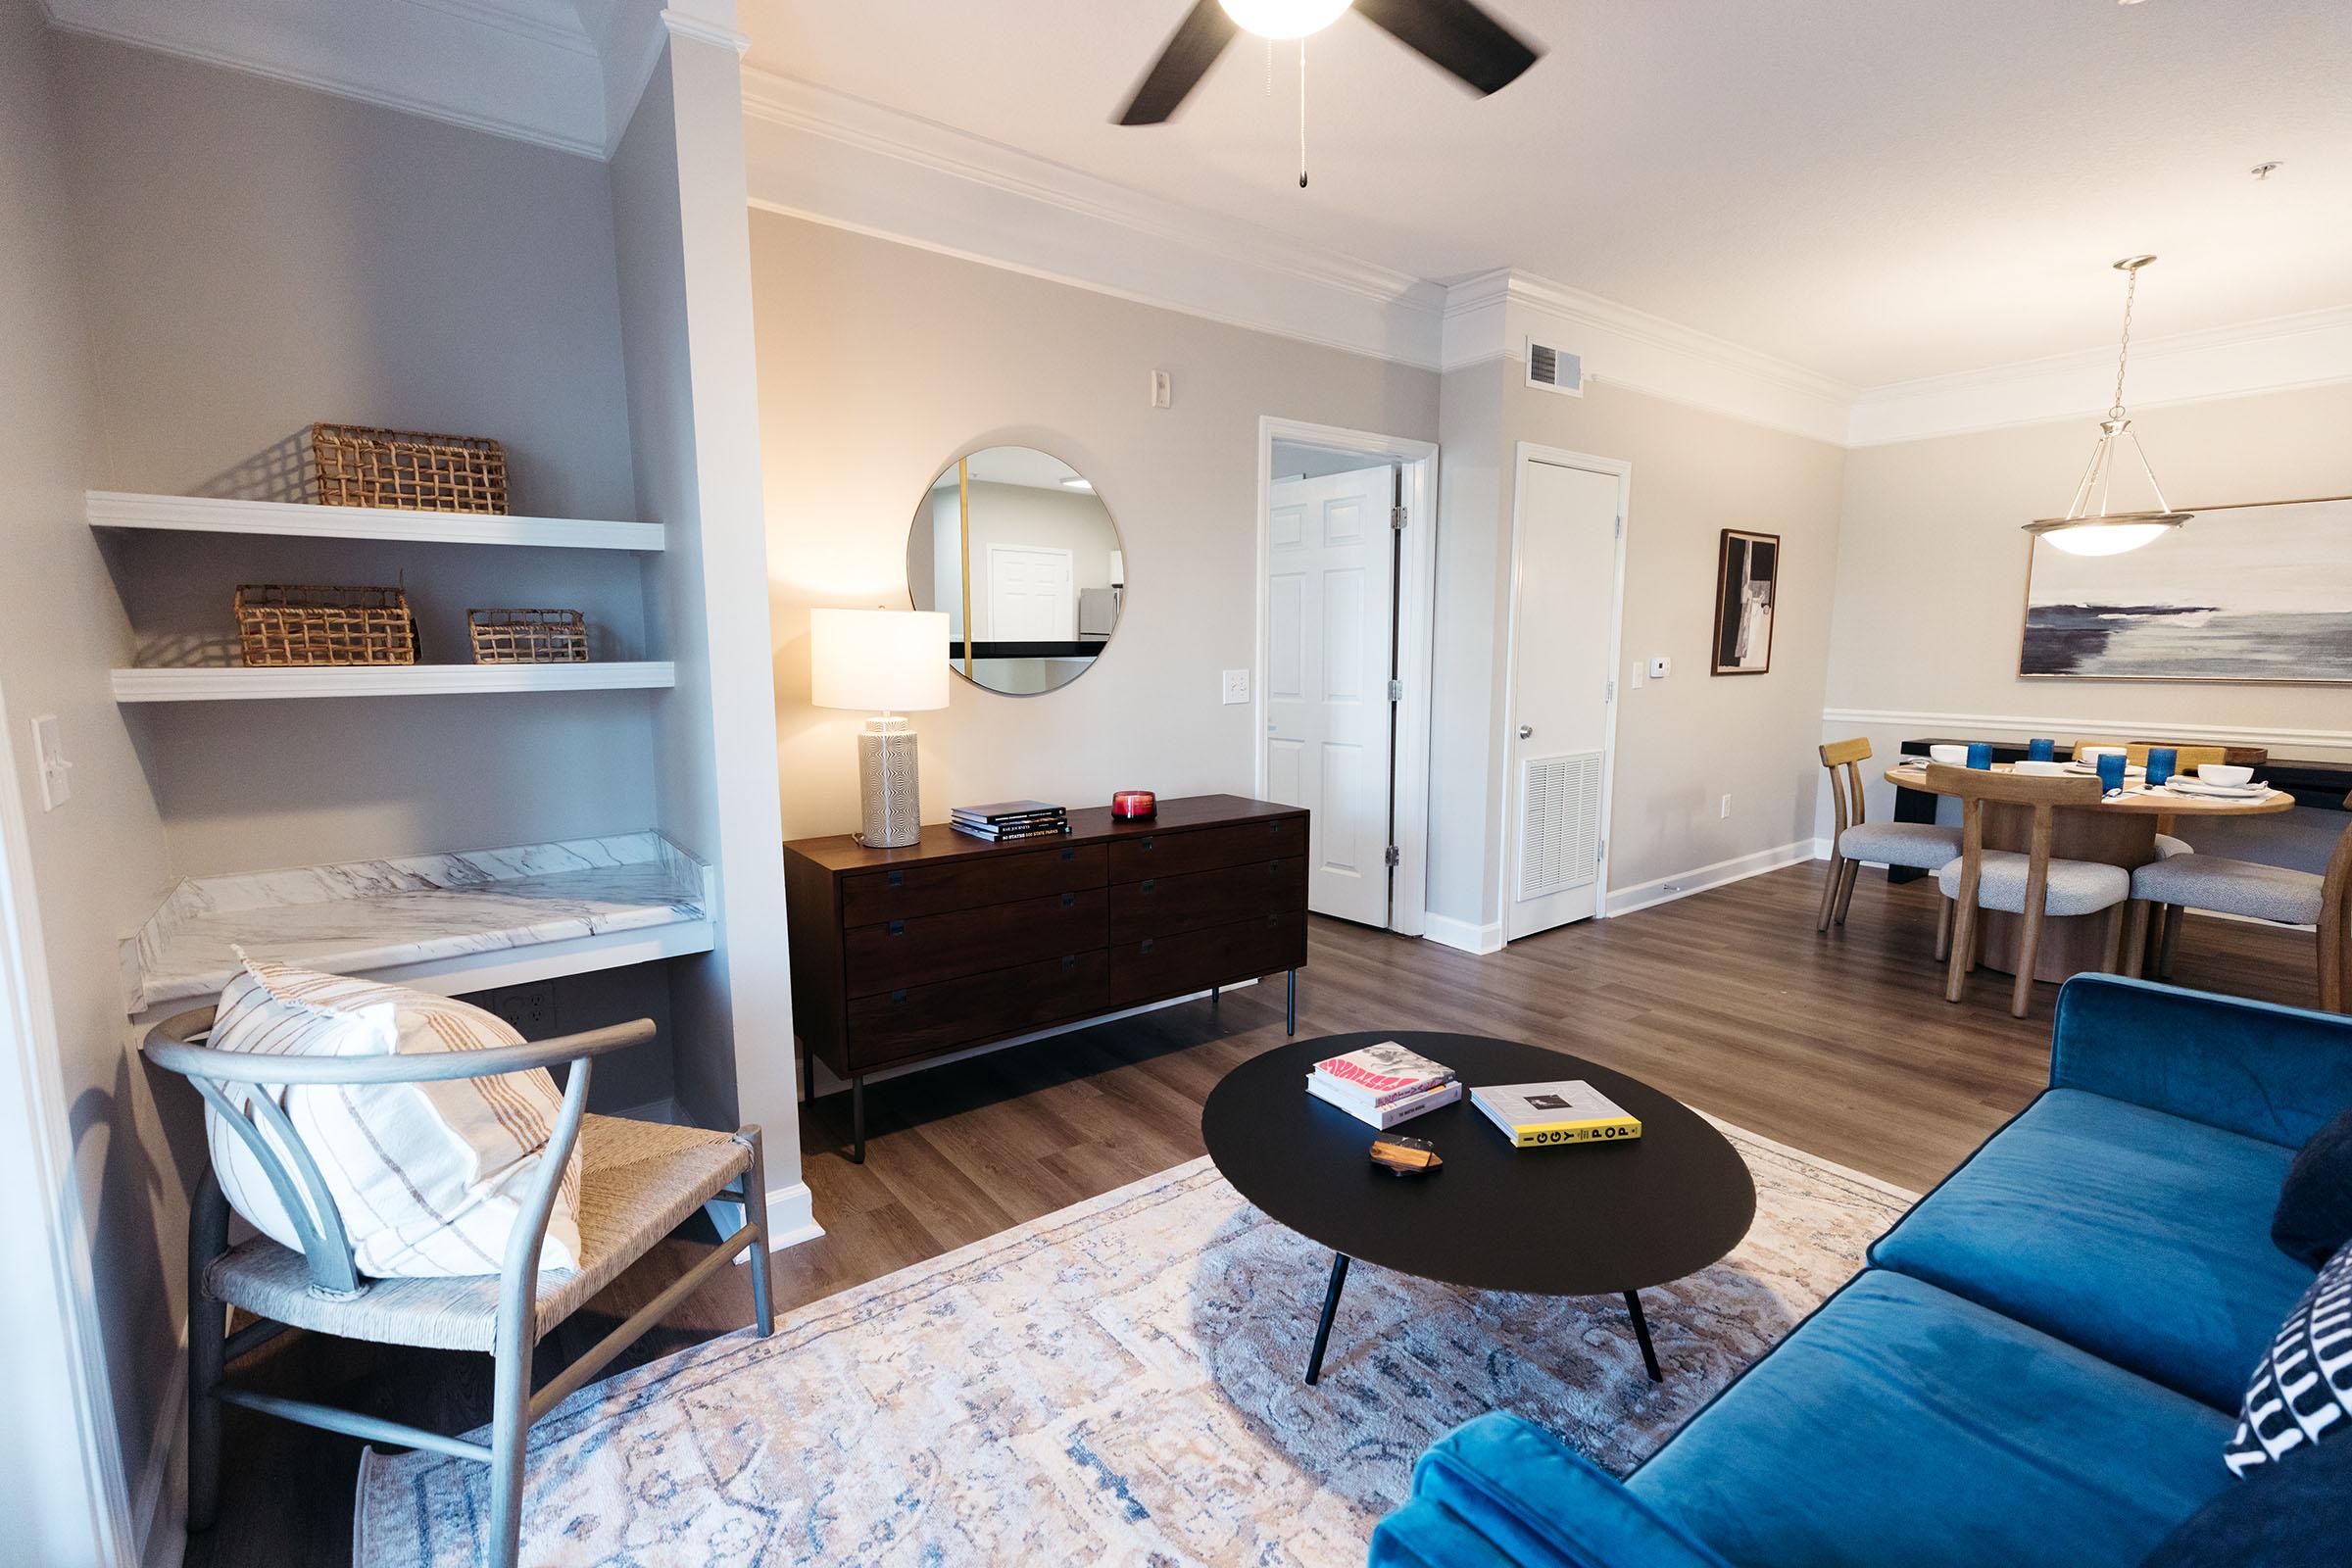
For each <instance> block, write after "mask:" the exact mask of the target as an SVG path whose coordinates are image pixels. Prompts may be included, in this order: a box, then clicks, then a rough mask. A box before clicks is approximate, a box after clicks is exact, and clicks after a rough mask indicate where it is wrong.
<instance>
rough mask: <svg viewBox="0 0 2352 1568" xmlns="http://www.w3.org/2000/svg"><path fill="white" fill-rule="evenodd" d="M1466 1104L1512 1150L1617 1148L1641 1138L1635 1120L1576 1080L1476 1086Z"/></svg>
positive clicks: (1639, 1128) (1638, 1123)
mask: <svg viewBox="0 0 2352 1568" xmlns="http://www.w3.org/2000/svg"><path fill="white" fill-rule="evenodd" d="M1470 1103H1472V1104H1473V1105H1476V1106H1477V1107H1478V1108H1479V1110H1480V1111H1481V1112H1483V1113H1484V1114H1485V1116H1486V1118H1487V1120H1489V1121H1491V1122H1493V1123H1494V1124H1495V1126H1497V1127H1499V1128H1501V1129H1502V1132H1503V1136H1504V1137H1506V1138H1508V1139H1509V1140H1510V1141H1511V1147H1512V1148H1514V1149H1547V1148H1551V1147H1552V1146H1554V1145H1559V1144H1621V1143H1625V1142H1627V1141H1628V1140H1630V1139H1635V1138H1639V1137H1641V1136H1642V1123H1641V1121H1640V1119H1639V1118H1637V1117H1633V1116H1629V1115H1627V1114H1626V1113H1625V1111H1624V1109H1623V1108H1622V1107H1621V1106H1620V1105H1618V1103H1616V1102H1615V1101H1613V1100H1611V1099H1610V1098H1609V1097H1608V1096H1606V1095H1604V1094H1602V1093H1601V1092H1600V1091H1599V1090H1597V1089H1595V1088H1593V1086H1592V1085H1591V1084H1589V1083H1587V1082H1585V1081H1584V1080H1583V1079H1582V1078H1572V1079H1567V1080H1565V1081H1562V1082H1559V1083H1544V1084H1498V1085H1495V1086H1493V1087H1481V1088H1477V1089H1473V1090H1471V1091H1470Z"/></svg>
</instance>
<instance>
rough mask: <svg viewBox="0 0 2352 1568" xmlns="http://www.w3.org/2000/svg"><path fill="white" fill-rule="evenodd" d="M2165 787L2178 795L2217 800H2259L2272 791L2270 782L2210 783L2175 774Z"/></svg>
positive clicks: (2166, 782)
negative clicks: (2205, 796)
mask: <svg viewBox="0 0 2352 1568" xmlns="http://www.w3.org/2000/svg"><path fill="white" fill-rule="evenodd" d="M2164 787H2165V788H2166V789H2169V790H2171V791H2172V792H2173V793H2174V794H2176V795H2207V796H2211V797H2212V798H2213V799H2215V800H2217V801H2258V800H2261V799H2263V798H2264V797H2265V796H2267V795H2269V794H2270V793H2271V787H2270V786H2269V785H2268V784H2261V783H2254V784H2208V783H2206V782H2205V781H2204V780H2203V779H2201V778H2181V777H2180V776H2178V775H2175V776H2174V777H2173V778H2170V779H2168V780H2166V781H2165V785H2164Z"/></svg>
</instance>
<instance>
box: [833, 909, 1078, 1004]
mask: <svg viewBox="0 0 2352 1568" xmlns="http://www.w3.org/2000/svg"><path fill="white" fill-rule="evenodd" d="M1109 907H1110V894H1109V891H1108V890H1107V889H1103V888H1085V889H1080V890H1077V891H1073V892H1069V893H1049V894H1047V895H1046V896H1045V897H1044V898H1042V899H1021V900H1018V901H1016V902H1014V903H1011V904H993V905H988V906H985V907H981V908H976V909H953V910H950V911H949V912H948V913H946V914H918V915H916V916H915V917H914V918H913V919H911V920H885V921H883V922H882V923H881V924H880V925H861V926H854V927H852V928H851V930H850V931H849V933H848V935H847V937H846V939H845V940H844V942H843V948H844V950H845V951H844V958H845V961H846V962H847V963H848V965H849V986H850V995H851V996H853V997H868V996H872V995H873V994H874V993H875V992H877V991H895V990H897V989H899V988H900V987H903V986H921V985H929V984H931V983H933V982H934V981H939V980H953V979H955V978H956V977H957V976H958V975H967V974H978V973H980V972H981V971H982V970H984V969H1003V968H1007V967H1009V966H1011V965H1013V964H1016V963H1034V962H1036V961H1038V960H1040V959H1043V958H1054V957H1059V956H1061V955H1062V954H1065V953H1085V952H1089V951H1091V950H1094V949H1099V948H1102V947H1103V946H1105V945H1107V944H1108V942H1109V940H1110V938H1109V934H1108V927H1107V918H1106V916H1107V911H1108V909H1109Z"/></svg>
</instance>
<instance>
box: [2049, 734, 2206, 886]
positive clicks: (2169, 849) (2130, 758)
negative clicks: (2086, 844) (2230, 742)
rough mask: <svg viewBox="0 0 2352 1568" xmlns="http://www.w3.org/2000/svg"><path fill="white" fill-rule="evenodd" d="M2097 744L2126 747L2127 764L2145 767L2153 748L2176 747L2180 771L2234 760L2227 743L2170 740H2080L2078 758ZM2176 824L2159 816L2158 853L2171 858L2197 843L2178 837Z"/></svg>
mask: <svg viewBox="0 0 2352 1568" xmlns="http://www.w3.org/2000/svg"><path fill="white" fill-rule="evenodd" d="M2093 746H2121V747H2122V748H2123V749H2124V763H2125V765H2126V766H2128V767H2145V766H2147V765H2148V753H2149V752H2150V751H2151V750H2152V749H2154V748H2155V747H2158V746H2172V748H2173V752H2174V757H2173V768H2174V771H2176V772H2180V773H2194V772H2195V771H2196V770H2197V769H2198V768H2200V767H2204V766H2206V765H2208V764H2211V765H2214V766H2217V767H2218V766H2219V765H2221V764H2222V763H2224V762H2227V761H2229V748H2228V747H2227V746H2180V745H2176V744H2175V743H2173V742H2170V741H2077V742H2075V754H2074V755H2075V760H2076V761H2078V762H2082V761H2087V760H2089V759H2088V758H2086V757H2084V756H2083V755H2082V754H2083V753H2085V752H2087V751H2089V750H2090V749H2091V748H2092V747H2093ZM2173 827H2174V820H2173V818H2172V817H2169V816H2160V817H2158V818H2157V819H2156V853H2157V854H2158V855H2160V856H2162V857H2164V858H2166V859H2168V860H2169V859H2171V858H2173V857H2174V856H2176V855H2193V854H2195V853H2196V846H2195V845H2193V844H2191V843H2189V842H2188V841H2187V840H2186V839H2183V838H2179V837H2176V836H2175V835H2174V833H2173Z"/></svg>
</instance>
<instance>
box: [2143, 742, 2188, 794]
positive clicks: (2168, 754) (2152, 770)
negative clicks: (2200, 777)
mask: <svg viewBox="0 0 2352 1568" xmlns="http://www.w3.org/2000/svg"><path fill="white" fill-rule="evenodd" d="M2178 771H2180V752H2179V751H2177V750H2175V749H2174V748H2173V747H2170V746H2151V747H2149V748H2148V783H2149V784H2151V785H2156V784H2161V783H2163V782H2164V781H2165V780H2166V779H2168V778H2171V777H2172V776H2173V775H2174V774H2175V773H2176V772H2178Z"/></svg>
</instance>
